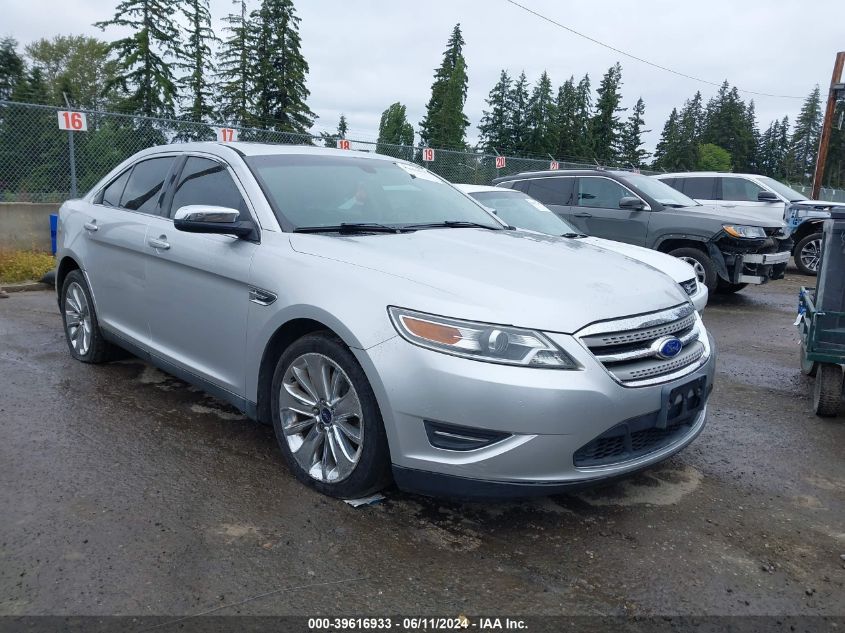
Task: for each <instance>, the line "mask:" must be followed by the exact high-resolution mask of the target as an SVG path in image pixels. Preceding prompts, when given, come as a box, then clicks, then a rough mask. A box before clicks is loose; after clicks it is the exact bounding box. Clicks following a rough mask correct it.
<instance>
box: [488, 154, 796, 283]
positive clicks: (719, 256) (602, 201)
mask: <svg viewBox="0 0 845 633" xmlns="http://www.w3.org/2000/svg"><path fill="white" fill-rule="evenodd" d="M494 183H495V184H496V185H497V186H499V187H505V188H510V189H516V190H518V191H522V192H524V193H526V194H528V195H529V196H531V197H532V198H535V199H536V200H538V201H540V202H542V203H543V204H545V205H546V206H548V207H549V208H550V209H551V210H552V211H554V212H555V213H556V214H558V215H559V216H560V217H562V218H563V219H564V220H566V221H567V222H569V223H571V224H572V225H574V226H575V227H576V228H577V229H578V230H579V231H581V232H583V233H585V234H587V235H591V236H594V237H599V238H605V239H609V240H615V241H618V242H625V243H628V244H634V245H636V246H643V247H646V248H650V249H653V250H657V251H660V252H662V253H668V254H669V255H673V256H675V257H678V258H680V259H683V260H684V261H686V262H688V263H689V264H690V265H692V267H693V268H694V269H695V271H696V275H697V278H698V280H699V282H701V283H703V284H704V285H706V286H707V288H708V290H709V291H710V292H714V291H716V290H719V291H723V292H736V291H737V290H741V289H742V288H744V287H745V286H746V285H748V284H763V283H766V282H768V281H769V280H770V279H780V278H782V277H783V274H784V271H785V270H786V264H787V262H788V260H789V257H790V250H791V248H792V241H791V239H790V238H789V235H788V233H787V231H786V227H785V224H784V223H783V221H780V220H771V219H766V218H759V217H755V216H754V215H752V214H748V213H743V212H741V211H739V210H736V209H734V210H730V212H728V211H727V210H725V209H717V208H714V207H708V206H703V205H701V204H699V203H698V202H696V201H695V200H693V199H692V198H689V197H688V196H686V195H684V194H682V193H681V192H679V191H677V190H676V189H673V188H672V187H669V186H668V185H666V184H665V183H663V182H661V181H659V180H656V179H655V178H651V177H648V176H644V175H641V174H634V173H630V172H624V171H608V170H603V169H590V170H560V171H554V172H550V171H538V172H526V173H522V174H517V175H513V176H507V177H504V178H498V179H496V180H494Z"/></svg>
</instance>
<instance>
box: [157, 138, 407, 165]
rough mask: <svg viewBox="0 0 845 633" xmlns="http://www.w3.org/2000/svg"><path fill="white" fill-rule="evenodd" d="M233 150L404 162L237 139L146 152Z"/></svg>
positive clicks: (245, 153)
mask: <svg viewBox="0 0 845 633" xmlns="http://www.w3.org/2000/svg"><path fill="white" fill-rule="evenodd" d="M227 149H229V150H234V151H235V152H237V153H238V154H240V155H241V156H271V155H279V154H295V155H315V156H317V155H318V156H345V157H350V156H354V157H355V158H366V159H370V160H389V161H393V162H400V163H405V162H407V161H404V160H402V159H398V158H393V157H392V156H385V155H383V154H376V153H374V152H364V151H357V150H345V149H334V148H331V147H317V146H314V145H283V144H280V143H251V142H247V141H237V142H234V143H220V142H217V141H202V142H197V143H170V144H169V145H156V146H155V147H151V148H149V149H148V150H146V152H145V153H148V154H158V153H163V152H174V151H177V152H209V153H212V154H220V153H221V152H223V151H226V150H227Z"/></svg>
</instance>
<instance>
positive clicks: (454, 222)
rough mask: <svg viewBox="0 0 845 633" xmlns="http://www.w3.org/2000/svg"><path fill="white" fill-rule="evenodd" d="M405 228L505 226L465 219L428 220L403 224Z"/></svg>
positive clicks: (494, 229)
mask: <svg viewBox="0 0 845 633" xmlns="http://www.w3.org/2000/svg"><path fill="white" fill-rule="evenodd" d="M402 228H405V229H489V230H491V231H501V230H503V229H504V228H505V227H503V226H493V225H491V224H482V223H480V222H467V221H464V220H444V221H443V222H426V223H423V224H403V225H402ZM507 228H508V229H512V227H507Z"/></svg>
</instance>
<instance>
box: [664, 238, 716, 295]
mask: <svg viewBox="0 0 845 633" xmlns="http://www.w3.org/2000/svg"><path fill="white" fill-rule="evenodd" d="M669 254H670V255H672V256H673V257H677V258H678V259H680V260H683V261H685V262H686V263H687V264H689V265H690V266H692V268H693V270H694V271H695V276H696V278H697V279H698V282H699V283H701V284H704V285H705V286H707V290H709V291H710V292H713V291H714V290H716V286H717V284H718V282H719V275H718V273H717V272H716V266H715V265H714V264H713V260H712V259H710V256H709V255H707V254H706V253H705V252H704V251H702V250H700V249H697V248H693V247H690V246H685V247H683V248H676V249H675V250H674V251H671V252H670V253H669Z"/></svg>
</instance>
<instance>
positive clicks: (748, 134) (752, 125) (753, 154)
mask: <svg viewBox="0 0 845 633" xmlns="http://www.w3.org/2000/svg"><path fill="white" fill-rule="evenodd" d="M743 134H744V136H745V138H747V139H748V140H747V141H746V146H747V147H748V156H747V158H746V165H747V167H746V168H747V169H748V171H751V172H754V173H757V172H758V171H759V169H758V165H757V162H758V157H757V148H758V147H759V145H760V128H759V127H758V126H757V114H756V109H755V107H754V100H753V99H752V100H751V101H749V102H748V106H747V107H746V108H745V125H744V130H743Z"/></svg>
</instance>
